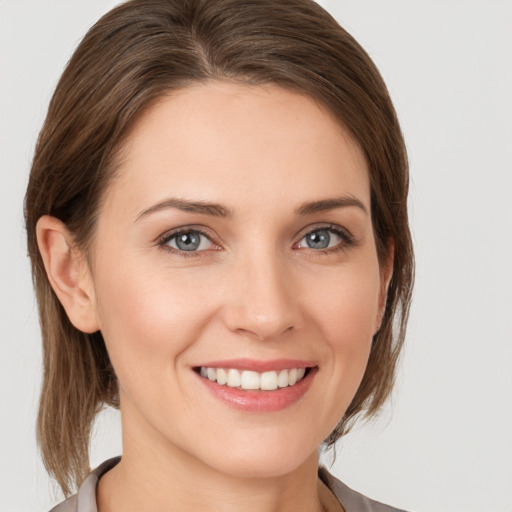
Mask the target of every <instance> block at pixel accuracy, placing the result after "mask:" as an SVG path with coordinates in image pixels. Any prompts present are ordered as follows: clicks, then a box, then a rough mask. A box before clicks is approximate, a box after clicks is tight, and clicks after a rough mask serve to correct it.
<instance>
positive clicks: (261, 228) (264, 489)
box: [38, 82, 391, 512]
mask: <svg viewBox="0 0 512 512" xmlns="http://www.w3.org/2000/svg"><path fill="white" fill-rule="evenodd" d="M121 155H122V156H121V162H120V167H119V170H118V173H117V178H116V179H115V180H114V181H113V182H112V184H111V185H110V186H109V188H108V190H107V191H106V193H105V196H104V198H103V201H102V205H101V210H100V213H99V217H98V224H97V229H96V232H95V234H94V239H93V243H92V249H91V253H90V254H89V255H88V256H89V258H88V260H86V258H85V256H84V255H83V254H81V253H80V252H79V251H77V250H73V249H72V248H71V249H70V247H72V236H71V235H70V233H68V232H67V230H66V228H65V226H64V225H62V223H60V221H58V220H57V219H54V218H51V217H43V218H41V219H40V221H39V223H38V240H39V245H40V248H41V253H42V255H43V259H44V261H45V266H46V269H47V271H48V275H49V277H50V281H51V283H52V285H53V287H54V289H55V290H56V292H57V294H58V296H59V298H60V300H61V302H62V304H63V305H64V307H65V309H66V311H67V313H68V315H69V317H70V319H71V321H72V322H73V324H74V325H75V326H76V327H77V328H79V329H81V330H83V331H86V332H94V331H96V330H98V329H100V330H101V331H102V333H103V337H104V339H105V342H106V345H107V349H108V351H109V354H110V357H111V360H112V363H113V366H114V368H115V371H116V374H117V376H118V378H119V386H120V397H121V416H122V426H123V458H122V461H121V462H120V463H119V464H118V465H117V466H116V467H115V468H114V469H112V470H111V471H110V472H108V473H107V474H106V475H105V476H104V477H103V478H102V479H101V480H100V483H99V487H98V495H97V498H98V504H99V510H100V511H101V512H108V511H113V510H124V511H126V512H130V511H131V510H143V509H146V510H173V511H185V510H204V511H208V510H212V511H214V510H215V511H226V512H228V511H232V510H233V511H234V510H237V511H238V510H241V509H243V510H245V511H277V510H279V511H288V510H290V511H291V510H293V511H302V510H304V511H306V510H307V511H312V510H324V509H328V510H341V508H340V505H339V503H337V501H336V500H335V498H334V497H333V496H332V495H331V494H330V492H329V491H328V490H327V489H326V488H325V486H323V485H322V484H321V483H319V481H318V478H317V464H318V448H319V446H320V444H321V443H322V441H323V439H325V438H326V437H327V435H328V434H329V433H330V432H331V431H332V429H333V428H334V427H335V426H336V424H337V423H338V421H339V419H340V418H341V417H342V415H343V413H344V412H345V410H346V408H347V407H348V405H349V403H350V401H351V400H352V398H353V396H354V394H355V392H356V390H357V388H358V385H359V383H360V381H361V379H362V376H363V373H364V370H365V367H366V364H367V360H368V357H369V352H370V347H371V340H372V337H373V335H374V333H375V332H376V331H377V330H378V328H379V326H380V321H381V315H382V311H383V305H384V297H385V293H386V289H387V285H388V283H389V279H390V275H389V272H388V271H387V270H386V269H388V268H390V267H391V265H390V262H389V261H388V262H387V263H386V264H385V265H379V261H378V258H377V252H376V247H375V240H374V235H373V230H372V223H371V217H370V206H371V205H370V187H369V178H368V170H367V165H366V162H365V159H364V157H363V155H362V152H361V150H360V149H359V147H358V145H357V144H356V143H355V142H354V141H353V140H352V139H351V137H350V136H349V135H348V134H347V132H346V131H345V130H344V129H343V128H342V127H341V126H340V125H339V123H337V122H336V121H335V120H334V119H333V118H332V117H331V116H330V115H329V114H328V113H327V112H326V111H325V110H324V109H323V108H321V107H319V106H318V104H316V103H315V102H314V101H313V100H311V99H310V98H308V97H306V96H303V95H300V94H297V93H294V92H290V91H287V90H284V89H281V88H279V87H277V86H246V85H235V84H230V83H215V82H214V83H210V84H207V85H204V84H203V85H197V86H193V87H189V88H186V89H184V90H181V91H178V92H174V93H172V94H171V95H169V96H167V97H165V98H162V99H160V100H159V101H158V102H157V103H156V104H154V105H152V106H151V107H150V108H149V109H148V110H147V111H146V112H145V113H144V114H143V115H142V116H141V117H140V118H139V119H138V121H137V123H136V124H135V125H134V126H133V128H132V129H131V131H130V134H129V136H128V137H127V139H126V141H125V143H124V146H123V151H122V152H121ZM340 197H341V198H345V199H347V198H349V199H350V201H352V202H354V201H353V200H354V199H356V200H357V201H358V202H359V203H360V206H357V205H351V204H349V205H345V206H339V207H335V208H334V207H333V208H328V209H322V210H321V211H314V212H311V211H310V212H309V213H308V212H306V213H304V212H303V213H302V214H301V213H298V212H297V210H298V209H300V208H301V206H303V205H304V204H305V203H309V202H313V201H321V200H326V199H332V198H340ZM169 198H178V199H180V200H184V199H185V200H189V201H195V202H198V201H203V202H209V203H216V204H220V205H222V207H223V208H224V209H225V210H227V211H229V212H230V215H229V216H227V217H222V216H217V215H210V214H206V213H197V212H187V211H182V210H181V209H179V208H175V207H167V208H154V206H155V205H157V204H159V203H161V202H162V201H165V200H167V199H169ZM350 201H349V203H350ZM151 209H153V210H154V211H149V212H148V210H151ZM143 212H146V213H143ZM332 226H334V228H335V229H337V230H341V232H342V233H343V236H345V235H346V234H347V233H349V234H350V237H349V238H350V240H351V243H349V241H348V239H345V238H343V237H340V236H339V235H336V234H335V233H334V232H331V245H332V246H331V247H329V248H328V249H326V250H319V249H315V248H311V247H309V246H308V245H307V243H306V242H305V238H304V236H305V235H306V234H307V233H310V232H313V231H315V230H317V231H318V229H320V228H323V229H327V228H329V229H330V227H332ZM180 227H188V228H190V229H192V228H193V229H200V230H202V231H203V232H204V233H205V234H206V236H207V237H208V238H206V237H205V238H203V239H202V245H201V246H200V250H198V251H195V252H189V253H186V254H187V255H184V253H183V251H182V252H180V251H179V250H178V249H176V247H174V249H173V248H172V247H171V248H170V246H172V245H173V244H175V241H174V242H173V241H170V242H169V241H168V242H167V245H163V244H162V243H161V242H162V239H163V238H165V236H164V235H166V234H167V235H168V234H169V233H170V232H171V231H172V230H173V229H175V228H180ZM388 259H390V258H388ZM87 261H89V262H92V263H91V264H90V265H89V264H88V263H87ZM239 357H240V358H242V357H243V358H251V359H258V360H272V359H278V358H292V359H301V360H302V359H304V360H307V361H313V362H314V363H315V365H317V367H318V371H317V373H316V375H315V377H314V379H313V381H312V383H311V386H310V387H309V389H308V391H307V393H306V394H305V395H304V396H303V397H302V398H301V399H300V400H299V401H298V402H296V403H295V404H293V405H291V406H290V407H287V408H285V409H283V410H280V411H277V412H266V413H265V412H263V413H259V412H248V411H241V410H237V409H234V408H233V407H231V406H229V405H227V404H226V403H224V402H222V401H220V400H218V399H217V398H215V397H213V396H212V395H211V394H210V393H209V392H208V391H207V389H206V387H205V386H204V385H203V383H202V382H201V381H200V379H199V378H198V376H197V374H196V373H195V372H194V371H193V370H192V368H193V367H195V366H198V365H201V364H202V363H204V362H207V361H213V360H222V359H231V358H239ZM199 482H200V484H199ZM322 507H325V508H322Z"/></svg>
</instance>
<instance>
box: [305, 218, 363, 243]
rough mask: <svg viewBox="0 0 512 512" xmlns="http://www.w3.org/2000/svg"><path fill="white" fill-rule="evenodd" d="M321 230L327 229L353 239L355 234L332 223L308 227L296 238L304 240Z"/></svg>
mask: <svg viewBox="0 0 512 512" xmlns="http://www.w3.org/2000/svg"><path fill="white" fill-rule="evenodd" d="M321 229H325V230H327V231H333V232H335V233H341V235H343V236H345V237H347V238H350V239H353V238H354V236H353V234H352V233H351V232H350V231H349V230H348V229H347V228H344V227H342V226H340V225H338V224H332V223H321V222H320V223H318V224H313V225H310V226H306V227H305V228H302V229H301V230H300V231H299V232H298V233H297V234H296V235H295V238H297V241H299V240H302V238H304V237H305V236H306V235H307V234H309V233H312V232H313V231H318V230H321Z"/></svg>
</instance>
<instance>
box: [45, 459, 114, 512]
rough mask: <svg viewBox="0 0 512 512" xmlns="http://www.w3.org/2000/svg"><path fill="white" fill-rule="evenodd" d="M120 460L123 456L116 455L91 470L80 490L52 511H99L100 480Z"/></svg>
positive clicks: (51, 511)
mask: <svg viewBox="0 0 512 512" xmlns="http://www.w3.org/2000/svg"><path fill="white" fill-rule="evenodd" d="M120 460H121V457H114V458H113V459H109V460H107V461H105V462H104V463H103V464H101V465H100V466H98V467H97V468H96V469H95V470H93V471H91V472H90V473H89V476H88V477H87V478H86V479H85V480H84V481H83V483H82V485H81V486H80V489H79V490H78V492H77V493H76V494H74V495H73V496H70V497H69V498H68V499H67V500H64V501H63V502H61V503H59V504H58V505H56V506H55V507H53V508H52V509H51V510H50V512H98V507H97V506H96V487H97V486H98V480H99V479H100V478H101V477H102V476H103V475H104V474H105V473H106V472H107V471H108V470H109V469H112V468H113V467H114V466H115V465H116V464H117V463H118V462H119V461H120Z"/></svg>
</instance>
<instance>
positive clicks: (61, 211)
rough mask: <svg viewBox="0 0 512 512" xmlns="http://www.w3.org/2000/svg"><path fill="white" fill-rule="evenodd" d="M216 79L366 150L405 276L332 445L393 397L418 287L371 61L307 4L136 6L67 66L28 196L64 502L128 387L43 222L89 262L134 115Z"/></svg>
mask: <svg viewBox="0 0 512 512" xmlns="http://www.w3.org/2000/svg"><path fill="white" fill-rule="evenodd" d="M211 80H229V81H236V82H239V83H250V84H260V83H275V84H279V85H281V86H283V87H285V88H289V89H293V90H295V91H300V92H302V93H304V94H307V95H309V96H310V97H312V98H314V99H316V100H317V101H318V102H319V103H321V104H323V105H324V106H325V107H327V108H328V110H329V111H330V112H331V113H332V114H334V115H335V116H336V118H337V119H338V120H339V122H340V123H341V124H342V125H343V126H344V127H346V128H347V129H348V130H349V131H350V133H351V134H352V136H353V137H354V139H355V140H356V141H357V142H358V144H359V145H360V147H361V148H362V150H363V152H364V154H365V156H366V159H367V163H368V167H369V173H370V183H371V210H372V221H373V227H374V233H375V239H376V243H377V249H378V254H379V257H380V260H381V262H383V261H384V258H385V256H386V253H387V248H388V247H389V242H390V241H391V242H392V243H393V244H394V263H393V266H394V268H393V276H392V279H391V283H390V286H389V289H388V295H387V303H386V308H385V313H384V318H383V321H382V326H381V329H380V330H379V332H378V333H377V334H376V335H375V337H374V339H373V345H372V349H371V354H370V359H369V363H368V367H367V369H366V373H365V375H364V377H363V380H362V383H361V385H360V387H359V389H358V391H357V393H356V395H355V397H354V399H353V400H352V403H351V404H350V406H349V408H348V410H347V411H346V414H345V415H344V417H343V418H341V420H340V423H339V424H338V426H337V427H336V429H335V430H334V431H333V432H332V433H331V435H330V436H329V438H328V439H327V440H326V443H327V444H328V445H332V444H333V443H334V442H335V441H336V440H337V439H338V438H339V437H340V436H342V435H343V434H344V433H345V432H346V431H347V430H348V428H349V426H350V425H351V423H352V422H353V420H354V418H355V417H356V416H358V415H360V413H362V412H366V413H367V414H368V415H372V414H375V413H376V412H377V411H378V409H379V408H380V406H381V405H382V403H383V402H384V400H385V399H386V397H387V396H388V395H389V393H390V390H391V388H392V383H393V378H394V373H395V367H396V363H397V358H398V355H399V352H400V348H401V346H402V343H403V339H404V334H405V327H406V322H407V316H408V310H409V304H410V298H411V290H412V282H413V252H412V244H411V237H410V232H409V227H408V220H407V204H406V203H407V192H408V168H407V156H406V151H405V146H404V141H403V138H402V134H401V131H400V127H399V124H398V121H397V117H396V114H395V110H394V108H393V105H392V103H391V100H390V98H389V94H388V92H387V89H386V86H385V84H384V82H383V80H382V78H381V76H380V74H379V72H378V70H377V69H376V67H375V65H374V64H373V62H372V61H371V59H370V58H369V57H368V55H367V54H366V53H365V51H364V50H363V49H362V48H361V47H360V46H359V44H358V43H357V42H356V41H355V40H354V39H353V38H352V37H351V36H350V35H349V34H348V33H347V32H346V31H345V30H344V29H343V28H341V27H340V26H339V25H338V23H337V22H336V21H335V20H334V19H333V18H332V17H331V16H330V15H329V14H328V13H327V12H326V11H324V10H323V9H322V8H321V7H319V6H318V5H317V4H315V3H314V2H313V1H310V0H277V1H276V0H132V1H129V2H126V3H124V4H122V5H120V6H118V7H116V8H115V9H113V10H112V11H110V12H109V13H107V14H106V15H105V16H103V17H102V18H101V19H100V20H99V21H98V22H97V23H96V24H95V25H94V26H93V27H92V28H91V29H90V30H89V32H88V33H87V34H86V36H85V37H84V39H83V40H82V42H81V43H80V45H79V46H78V48H77V49H76V51H75V52H74V54H73V56H72V58H71V60H70V61H69V63H68V65H67V67H66V69H65V71H64V73H63V75H62V77H61V79H60V81H59V83H58V85H57V88H56V90H55V93H54V95H53V98H52V100H51V103H50V106H49V110H48V114H47V117H46V120H45V123H44V126H43V128H42V130H41V133H40V136H39V139H38V143H37V147H36V151H35V156H34V160H33V165H32V170H31V174H30V181H29V185H28V189H27V194H26V198H25V218H26V228H27V237H28V250H29V255H30V258H31V262H32V272H33V280H34V285H35V289H36V294H37V300H38V304H39V313H40V320H41V329H42V338H43V354H44V356H43V365H44V376H43V385H42V392H41V399H40V405H39V415H38V423H37V433H38V442H39V446H40V449H41V453H42V457H43V460H44V463H45V465H46V468H47V470H48V471H49V472H50V474H52V475H53V476H54V477H55V478H56V479H57V481H58V482H59V484H60V486H61V487H62V489H63V491H64V493H65V494H69V493H70V491H71V489H72V487H73V485H74V484H78V483H79V482H80V481H81V480H82V479H83V478H84V476H85V475H86V474H87V472H88V471H89V457H88V448H89V438H90V433H91V425H92V422H93V420H94V418H95V416H96V414H97V412H98V411H99V410H100V408H101V407H102V406H104V405H105V404H106V405H111V406H114V407H117V406H118V387H117V380H116V377H115V374H114V371H113V369H112V367H111V364H110V360H109V356H108V354H107V351H106V348H105V344H104V341H103V338H102V335H101V333H100V332H97V333H94V334H86V333H83V332H80V331H78V330H77V329H75V328H74V327H73V326H72V324H71V323H70V321H69V320H68V318H67V316H66V313H65V311H64V309H63V307H62V306H61V304H60V303H59V301H58V299H57V297H56V295H55V294H54V292H53V290H52V288H51V286H50V284H49V281H48V278H47V275H46V272H45V270H44V266H43V263H42V259H41V255H40V253H39V250H38V247H37V241H36V234H35V227H36V223H37V221H38V219H39V218H40V217H41V216H42V215H46V214H48V215H52V216H54V217H56V218H58V219H60V220H61V221H63V222H64V223H65V224H66V225H67V227H68V229H69V230H70V231H71V233H73V235H74V237H75V241H76V243H77V246H78V247H80V248H82V249H83V250H84V251H86V252H87V247H88V242H89V241H90V240H91V238H92V236H93V235H94V227H95V220H96V214H97V210H98V204H99V201H100V199H101V197H102V194H103V193H104V191H105V189H106V187H107V186H108V183H109V180H110V179H111V177H112V175H113V173H114V172H115V169H114V164H115V152H116V150H117V149H118V148H119V147H120V144H121V142H122V141H123V137H124V136H125V135H126V133H127V130H128V128H129V126H130V125H131V124H132V123H133V120H134V118H135V116H136V115H138V114H140V113H141V112H142V110H143V109H144V108H147V106H148V105H149V104H150V102H152V101H153V100H155V99H156V98H158V97H161V96H162V95H163V94H166V93H167V92H168V91H170V90H173V89H178V88H183V87H186V86H187V85H189V84H192V83H198V82H207V81H211Z"/></svg>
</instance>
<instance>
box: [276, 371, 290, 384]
mask: <svg viewBox="0 0 512 512" xmlns="http://www.w3.org/2000/svg"><path fill="white" fill-rule="evenodd" d="M277 385H278V386H279V387H280V388H285V387H286V386H288V370H281V371H280V372H279V377H278V378H277Z"/></svg>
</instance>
